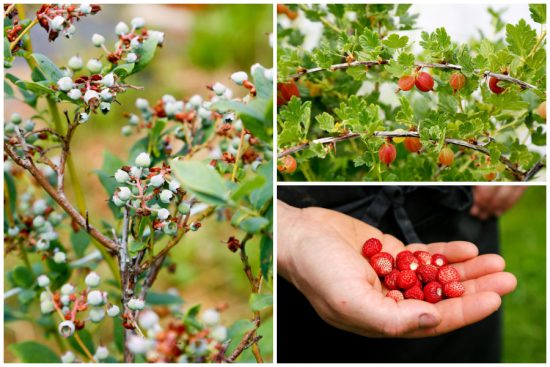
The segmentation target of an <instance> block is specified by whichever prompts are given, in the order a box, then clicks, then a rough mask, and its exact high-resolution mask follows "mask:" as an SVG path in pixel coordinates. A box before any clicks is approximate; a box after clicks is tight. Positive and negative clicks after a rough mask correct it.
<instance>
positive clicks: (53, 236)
mask: <svg viewBox="0 0 550 367" xmlns="http://www.w3.org/2000/svg"><path fill="white" fill-rule="evenodd" d="M48 224H49V226H48ZM46 227H48V228H49V229H48V230H47V231H46V232H44V233H42V235H41V238H43V239H45V240H48V241H50V242H51V241H55V240H57V238H58V235H57V232H55V231H54V230H53V228H51V224H50V223H48V222H46Z"/></svg>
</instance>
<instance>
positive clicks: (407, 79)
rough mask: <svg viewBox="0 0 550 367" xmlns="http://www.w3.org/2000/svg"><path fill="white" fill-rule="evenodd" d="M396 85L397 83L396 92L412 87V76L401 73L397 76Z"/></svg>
mask: <svg viewBox="0 0 550 367" xmlns="http://www.w3.org/2000/svg"><path fill="white" fill-rule="evenodd" d="M397 85H398V88H397V92H399V91H401V90H403V91H405V92H406V91H409V90H411V89H412V87H414V76H412V75H403V76H402V77H401V78H399V81H398V82H397Z"/></svg>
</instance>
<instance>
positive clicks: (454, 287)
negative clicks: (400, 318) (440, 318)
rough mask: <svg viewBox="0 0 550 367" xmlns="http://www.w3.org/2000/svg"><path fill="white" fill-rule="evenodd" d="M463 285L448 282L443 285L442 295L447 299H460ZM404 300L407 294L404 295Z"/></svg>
mask: <svg viewBox="0 0 550 367" xmlns="http://www.w3.org/2000/svg"><path fill="white" fill-rule="evenodd" d="M465 290H466V289H464V284H462V283H461V282H449V283H447V284H445V285H443V293H445V295H446V296H447V297H449V298H454V297H460V296H462V295H463V294H464V291H465ZM405 298H407V294H406V293H405Z"/></svg>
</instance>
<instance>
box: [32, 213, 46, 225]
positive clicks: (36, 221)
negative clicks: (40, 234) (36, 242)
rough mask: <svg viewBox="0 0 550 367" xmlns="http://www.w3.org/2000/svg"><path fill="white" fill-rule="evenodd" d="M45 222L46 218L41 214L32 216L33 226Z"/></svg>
mask: <svg viewBox="0 0 550 367" xmlns="http://www.w3.org/2000/svg"><path fill="white" fill-rule="evenodd" d="M45 223H46V220H45V219H44V217H43V216H41V215H39V216H37V217H34V219H33V220H32V226H33V227H34V228H40V227H42V226H43V225H44V224H45Z"/></svg>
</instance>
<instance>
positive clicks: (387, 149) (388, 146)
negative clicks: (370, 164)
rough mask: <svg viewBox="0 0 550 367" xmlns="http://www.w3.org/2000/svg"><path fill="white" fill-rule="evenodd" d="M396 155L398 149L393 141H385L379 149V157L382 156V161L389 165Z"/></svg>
mask: <svg viewBox="0 0 550 367" xmlns="http://www.w3.org/2000/svg"><path fill="white" fill-rule="evenodd" d="M396 156H397V150H395V146H394V145H393V144H392V143H384V144H382V146H380V149H379V150H378V158H380V162H382V163H384V164H386V165H388V166H389V165H390V164H391V163H392V162H393V161H394V160H395V157H396Z"/></svg>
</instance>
